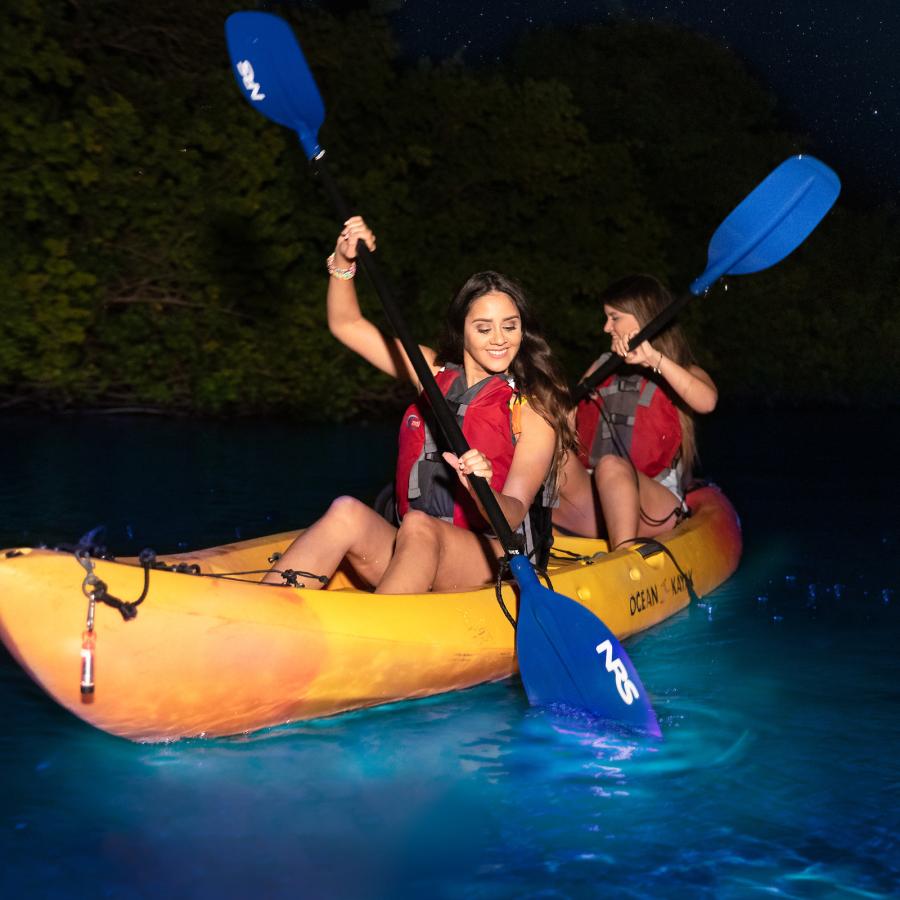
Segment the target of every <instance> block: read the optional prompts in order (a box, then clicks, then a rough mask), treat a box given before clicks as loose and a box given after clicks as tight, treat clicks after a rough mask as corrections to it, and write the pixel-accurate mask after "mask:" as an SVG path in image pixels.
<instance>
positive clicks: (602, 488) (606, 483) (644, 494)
mask: <svg viewBox="0 0 900 900" xmlns="http://www.w3.org/2000/svg"><path fill="white" fill-rule="evenodd" d="M594 480H595V482H596V485H597V494H598V495H599V497H600V505H601V507H602V509H603V518H604V519H605V520H606V527H607V529H608V530H609V546H610V548H611V549H615V548H616V547H618V546H619V544H621V543H623V542H627V541H628V540H629V539H630V538H635V537H653V536H654V535H657V534H662V533H663V532H665V531H669V530H671V529H672V528H674V527H675V524H676V519H675V516H674V515H671V513H672V511H673V510H674V509H676V508H677V507H679V506H680V505H681V501H680V500H679V499H678V498H677V497H676V496H675V495H674V494H673V493H672V492H671V491H670V490H669V489H668V488H665V487H663V486H662V485H661V484H660V483H659V482H658V481H654V480H653V479H652V478H648V477H647V476H646V475H644V473H643V472H638V473H637V480H635V471H634V469H633V468H632V466H631V463H630V462H629V461H628V460H627V459H623V458H622V457H620V456H613V455H607V456H602V457H601V458H600V460H599V461H598V463H597V468H596V469H594ZM642 509H643V511H644V513H645V515H646V516H647V517H648V518H651V519H660V520H664V521H662V522H660V524H658V525H652V524H649V523H647V522H645V521H644V520H643V519H642V518H641V510H642Z"/></svg>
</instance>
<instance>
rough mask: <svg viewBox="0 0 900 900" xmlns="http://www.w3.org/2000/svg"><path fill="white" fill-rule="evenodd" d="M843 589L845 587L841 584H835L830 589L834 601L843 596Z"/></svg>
mask: <svg viewBox="0 0 900 900" xmlns="http://www.w3.org/2000/svg"><path fill="white" fill-rule="evenodd" d="M845 588H846V585H843V584H836V585H834V586H833V587H832V588H831V590H832V591H833V592H834V598H835V600H840V599H841V597H843V596H844V589H845Z"/></svg>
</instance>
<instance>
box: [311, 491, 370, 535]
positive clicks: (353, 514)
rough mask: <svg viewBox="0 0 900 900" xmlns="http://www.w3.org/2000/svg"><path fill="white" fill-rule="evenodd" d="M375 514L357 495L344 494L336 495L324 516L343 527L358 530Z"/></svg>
mask: <svg viewBox="0 0 900 900" xmlns="http://www.w3.org/2000/svg"><path fill="white" fill-rule="evenodd" d="M373 514H374V513H373V510H372V509H371V508H370V507H368V506H366V504H365V503H363V502H362V501H361V500H357V499H356V497H347V496H343V497H336V498H335V499H334V500H332V501H331V506H329V507H328V510H327V511H326V513H325V515H324V517H323V518H325V519H327V520H328V521H329V522H331V523H333V524H336V525H340V526H341V527H342V528H347V529H350V530H356V529H357V528H362V527H365V525H366V523H367V522H368V521H369V519H370V517H371V516H372V515H373Z"/></svg>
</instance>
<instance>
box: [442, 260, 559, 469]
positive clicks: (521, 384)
mask: <svg viewBox="0 0 900 900" xmlns="http://www.w3.org/2000/svg"><path fill="white" fill-rule="evenodd" d="M494 291H496V292H498V293H502V294H506V295H507V296H508V297H509V298H510V300H512V302H513V303H514V304H515V306H516V310H517V312H518V313H519V321H520V323H521V329H522V342H521V344H520V345H519V352H518V353H517V354H516V357H515V359H514V360H513V361H512V364H511V365H510V367H509V374H510V375H512V377H513V378H514V379H515V381H516V387H517V388H518V390H519V391H521V392H522V394H523V395H524V396H525V397H527V398H528V402H529V403H530V404H531V405H532V406H533V407H534V410H535V412H537V413H538V414H539V415H540V416H541V418H543V419H544V421H546V422H547V424H549V425H550V427H551V428H552V429H553V432H554V434H555V435H556V448H555V450H554V453H553V464H552V465H551V468H550V471H551V473H552V475H553V483H554V484H558V482H559V473H560V471H561V469H562V466H563V463H564V462H565V457H566V453H567V452H568V451H569V450H572V449H574V448H575V447H576V446H577V437H576V434H575V430H574V428H573V427H572V425H571V423H570V422H569V417H568V410H569V408H570V407H571V404H572V400H571V397H570V394H569V385H568V383H567V381H566V379H565V378H564V377H563V375H562V372H561V371H560V369H559V367H558V366H557V364H556V361H555V360H554V359H553V354H552V353H551V351H550V345H549V344H548V343H547V341H546V340H544V337H543V335H542V334H541V331H540V327H539V326H538V323H537V321H536V319H535V317H534V314H533V313H532V311H531V309H530V308H529V305H528V300H527V299H526V297H525V292H524V291H523V290H522V288H521V286H520V285H519V284H517V283H516V282H515V281H513V280H512V279H511V278H507V277H506V276H505V275H501V274H500V273H498V272H477V273H476V274H475V275H473V276H472V277H471V278H469V280H468V281H467V282H466V283H465V284H464V285H463V286H462V287H461V288H460V289H459V291H458V292H457V294H456V296H455V297H454V298H453V299H452V300H451V301H450V306H449V307H448V308H447V316H446V320H445V326H444V334H443V336H442V338H441V341H440V343H439V344H438V351H437V361H438V362H441V363H456V364H457V365H462V363H463V331H464V327H465V323H466V316H467V315H468V313H469V310H470V309H471V307H472V304H473V303H474V302H475V301H476V300H478V299H480V298H481V297H483V296H484V295H485V294H490V293H492V292H494Z"/></svg>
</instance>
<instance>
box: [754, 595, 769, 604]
mask: <svg viewBox="0 0 900 900" xmlns="http://www.w3.org/2000/svg"><path fill="white" fill-rule="evenodd" d="M756 602H757V603H758V604H759V605H760V606H763V605H765V604H766V603H768V602H769V596H768V594H759V595H758V596H757V598H756Z"/></svg>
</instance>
